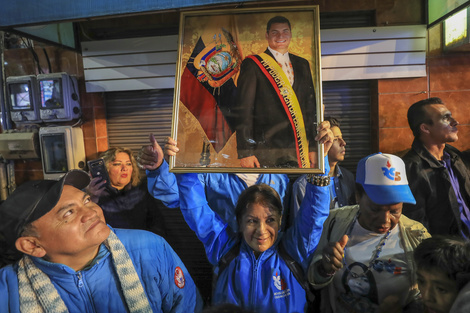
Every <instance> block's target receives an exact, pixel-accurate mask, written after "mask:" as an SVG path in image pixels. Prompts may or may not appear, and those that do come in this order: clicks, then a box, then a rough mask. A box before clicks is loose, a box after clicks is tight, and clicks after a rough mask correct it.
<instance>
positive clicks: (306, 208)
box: [177, 174, 329, 313]
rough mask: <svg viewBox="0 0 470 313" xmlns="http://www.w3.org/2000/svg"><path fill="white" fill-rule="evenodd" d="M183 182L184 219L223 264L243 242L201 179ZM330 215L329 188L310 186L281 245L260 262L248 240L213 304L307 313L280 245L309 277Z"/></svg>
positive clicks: (221, 277) (222, 278)
mask: <svg viewBox="0 0 470 313" xmlns="http://www.w3.org/2000/svg"><path fill="white" fill-rule="evenodd" d="M177 179H178V185H179V192H180V208H181V211H182V213H183V216H184V218H185V220H186V222H187V223H188V225H189V227H190V228H191V229H192V230H193V231H195V232H196V234H197V236H198V238H199V239H200V240H201V241H202V243H203V244H204V247H205V249H206V254H207V257H208V259H209V261H210V262H211V263H212V264H213V265H217V264H218V263H219V261H220V259H221V258H222V257H223V256H224V255H225V254H226V253H227V252H228V251H229V250H230V248H232V247H233V246H234V245H235V244H236V243H237V241H238V240H240V239H239V238H240V237H239V236H237V235H231V233H230V232H228V231H227V224H226V223H224V222H223V221H222V220H221V219H220V218H219V217H218V216H217V214H215V213H214V211H212V210H211V208H210V207H209V205H208V204H207V199H206V197H205V193H204V187H203V185H202V184H201V182H200V181H199V179H198V177H197V174H185V175H177ZM221 188H223V186H221ZM328 213H329V190H328V187H318V186H313V185H312V184H309V185H308V186H307V191H306V198H305V201H303V204H302V208H301V210H300V212H299V215H298V218H297V220H296V222H295V224H294V225H293V226H292V227H290V228H289V229H288V230H287V232H286V233H285V234H282V233H279V236H278V239H277V241H276V242H275V244H274V245H273V246H272V247H271V248H270V249H268V250H266V251H265V252H263V253H261V255H260V256H259V257H258V259H256V258H255V255H254V253H253V251H252V249H251V248H250V247H249V246H248V244H247V243H246V242H245V241H244V240H243V239H242V242H241V245H240V253H239V255H238V256H236V257H235V259H233V261H232V262H231V263H230V264H229V265H228V267H227V268H226V269H225V270H224V271H223V272H222V273H221V274H220V275H219V277H218V280H217V283H216V287H215V290H214V296H213V303H214V304H218V303H227V302H228V303H234V304H238V305H240V306H242V307H243V308H245V309H250V310H253V311H255V312H283V313H284V312H303V311H304V307H305V304H306V295H305V291H304V289H303V288H302V286H301V285H300V284H299V283H298V282H297V280H296V279H295V277H294V275H293V274H292V272H291V271H290V269H289V267H288V266H287V265H286V263H285V261H284V260H283V259H282V258H281V257H280V256H279V252H278V246H279V245H280V244H283V245H284V248H285V250H286V251H287V252H288V253H289V255H290V256H291V257H292V258H293V259H294V260H296V261H297V262H298V263H299V264H300V265H302V267H303V269H304V271H305V273H306V272H307V267H308V264H309V262H310V259H311V257H312V256H313V252H314V251H315V249H316V247H317V244H318V241H319V239H320V235H321V233H322V226H323V223H324V221H325V219H326V218H327V217H328Z"/></svg>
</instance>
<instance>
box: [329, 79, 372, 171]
mask: <svg viewBox="0 0 470 313" xmlns="http://www.w3.org/2000/svg"><path fill="white" fill-rule="evenodd" d="M370 83H371V81H369V80H356V81H330V82H323V103H324V105H325V116H332V117H335V118H337V119H338V120H339V121H340V124H341V126H340V128H341V132H342V133H343V138H344V140H345V141H346V157H345V159H344V161H343V162H341V165H342V166H344V167H345V168H347V169H348V170H350V171H352V172H353V173H355V172H356V166H357V163H358V162H359V160H360V159H362V158H363V157H365V156H367V155H369V154H370V153H371V125H370V124H371V117H370V108H371V88H370Z"/></svg>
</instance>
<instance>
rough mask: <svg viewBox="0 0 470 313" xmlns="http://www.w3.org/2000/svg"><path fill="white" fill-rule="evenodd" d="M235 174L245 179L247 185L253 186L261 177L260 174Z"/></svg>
mask: <svg viewBox="0 0 470 313" xmlns="http://www.w3.org/2000/svg"><path fill="white" fill-rule="evenodd" d="M235 175H237V176H238V178H240V179H241V180H243V181H244V182H245V183H246V185H247V187H251V186H253V185H254V184H256V183H257V182H258V178H259V175H260V174H243V173H237V174H235Z"/></svg>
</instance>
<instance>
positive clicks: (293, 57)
mask: <svg viewBox="0 0 470 313" xmlns="http://www.w3.org/2000/svg"><path fill="white" fill-rule="evenodd" d="M289 58H290V59H291V62H292V61H297V62H306V63H308V61H307V59H305V58H303V57H301V56H299V55H297V54H294V53H292V52H289Z"/></svg>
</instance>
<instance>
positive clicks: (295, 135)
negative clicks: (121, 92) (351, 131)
mask: <svg viewBox="0 0 470 313" xmlns="http://www.w3.org/2000/svg"><path fill="white" fill-rule="evenodd" d="M279 16H280V17H282V18H281V19H279ZM274 17H276V18H275V19H274V20H272V21H274V23H272V24H271V25H270V32H269V33H268V32H267V23H268V21H269V20H271V19H272V18H274ZM283 18H284V19H283ZM285 19H287V20H288V21H289V22H290V23H289V22H287V23H286V22H285ZM286 25H288V26H289V27H288V28H287V27H286ZM319 28H320V23H319V11H318V6H316V5H312V6H298V7H271V8H257V9H233V10H213V11H191V12H182V13H181V17H180V33H179V44H178V61H177V70H176V82H175V94H174V106H173V119H172V130H171V136H172V138H174V139H175V140H176V141H177V142H178V147H179V149H180V150H179V152H178V154H177V155H176V156H172V157H170V160H169V163H170V171H172V172H225V173H231V172H235V173H268V172H269V173H293V174H295V173H322V172H324V160H323V157H321V156H323V146H322V145H320V144H318V142H316V141H314V140H313V139H312V138H314V136H315V132H316V127H317V125H319V123H320V122H321V121H322V120H323V110H322V105H321V104H322V85H321V64H320V59H321V52H320V29H319ZM286 29H287V30H286ZM281 33H284V34H281ZM289 36H290V37H289ZM268 46H269V47H271V48H274V50H269V51H268V49H267V47H268ZM276 49H277V50H279V51H280V52H281V53H283V52H282V51H285V50H288V52H289V58H288V59H287V61H286V62H284V63H283V64H285V67H284V68H282V67H281V65H282V64H281V63H279V62H278V61H276V60H275V59H274V57H273V53H274V54H276V53H277V52H276V51H277V50H276ZM271 52H272V53H271ZM284 57H285V55H284ZM247 59H250V60H248V61H247ZM289 61H290V62H289ZM307 62H308V63H307ZM291 71H293V75H291ZM292 77H293V79H292ZM292 81H293V83H292ZM312 86H313V87H312ZM237 135H238V136H237ZM291 139H292V140H291ZM253 156H254V158H253ZM310 161H311V162H310ZM258 164H259V167H250V166H258ZM310 164H314V165H313V166H311V165H310ZM242 165H243V166H242ZM247 166H248V167H247Z"/></svg>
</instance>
